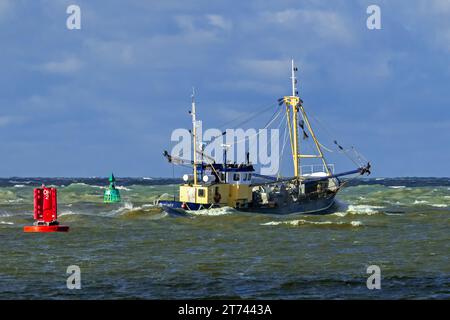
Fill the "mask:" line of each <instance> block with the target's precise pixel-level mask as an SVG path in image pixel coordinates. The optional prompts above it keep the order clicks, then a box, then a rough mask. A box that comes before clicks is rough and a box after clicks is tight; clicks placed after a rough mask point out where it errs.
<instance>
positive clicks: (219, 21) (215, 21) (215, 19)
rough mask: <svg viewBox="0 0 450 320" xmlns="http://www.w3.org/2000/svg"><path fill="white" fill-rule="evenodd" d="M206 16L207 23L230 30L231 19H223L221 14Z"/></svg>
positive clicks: (231, 25)
mask: <svg viewBox="0 0 450 320" xmlns="http://www.w3.org/2000/svg"><path fill="white" fill-rule="evenodd" d="M206 18H207V19H208V21H209V23H210V24H211V25H212V26H214V27H218V28H220V29H223V30H231V28H232V27H233V24H232V23H231V21H229V20H227V19H225V18H224V17H222V16H221V15H218V14H207V15H206Z"/></svg>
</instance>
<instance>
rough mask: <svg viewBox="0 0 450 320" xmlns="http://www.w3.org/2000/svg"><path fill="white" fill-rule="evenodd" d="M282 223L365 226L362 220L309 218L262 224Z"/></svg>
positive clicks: (294, 224) (273, 224)
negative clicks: (309, 219)
mask: <svg viewBox="0 0 450 320" xmlns="http://www.w3.org/2000/svg"><path fill="white" fill-rule="evenodd" d="M281 224H287V225H291V226H299V225H307V224H309V225H337V226H342V225H350V226H352V227H360V226H363V223H362V222H361V221H358V220H356V221H350V222H349V223H347V222H343V221H338V222H333V221H308V220H304V219H298V220H289V221H270V222H266V223H263V224H261V225H263V226H277V225H281Z"/></svg>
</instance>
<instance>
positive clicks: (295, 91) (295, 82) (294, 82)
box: [291, 59, 298, 97]
mask: <svg viewBox="0 0 450 320" xmlns="http://www.w3.org/2000/svg"><path fill="white" fill-rule="evenodd" d="M297 70H298V69H297V68H296V67H295V65H294V59H292V60H291V81H292V96H293V97H296V96H297V88H296V84H297V78H296V77H295V72H296V71H297Z"/></svg>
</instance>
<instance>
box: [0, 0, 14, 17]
mask: <svg viewBox="0 0 450 320" xmlns="http://www.w3.org/2000/svg"><path fill="white" fill-rule="evenodd" d="M11 8H12V2H11V1H10V0H0V19H1V18H3V17H4V16H5V15H6V14H7V13H8V12H9V11H10V10H11Z"/></svg>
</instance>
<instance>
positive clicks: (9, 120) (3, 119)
mask: <svg viewBox="0 0 450 320" xmlns="http://www.w3.org/2000/svg"><path fill="white" fill-rule="evenodd" d="M22 120H23V119H22V118H20V117H15V116H0V127H6V126H9V125H11V124H14V123H19V122H21V121H22Z"/></svg>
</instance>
